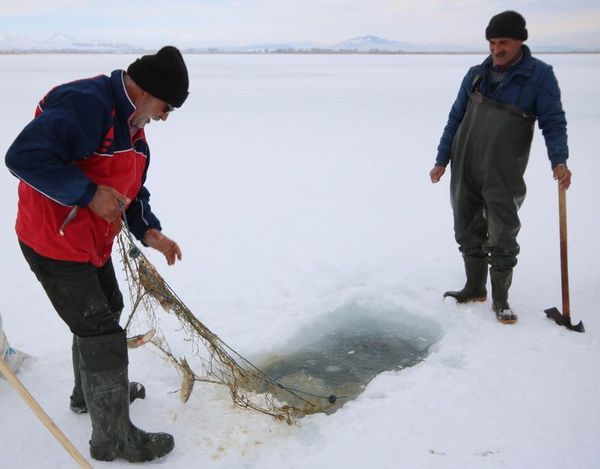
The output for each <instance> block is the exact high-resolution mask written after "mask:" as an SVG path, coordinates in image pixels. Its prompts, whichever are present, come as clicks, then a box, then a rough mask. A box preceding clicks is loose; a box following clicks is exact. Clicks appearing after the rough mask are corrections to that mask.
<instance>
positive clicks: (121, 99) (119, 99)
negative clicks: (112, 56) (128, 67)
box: [110, 70, 135, 122]
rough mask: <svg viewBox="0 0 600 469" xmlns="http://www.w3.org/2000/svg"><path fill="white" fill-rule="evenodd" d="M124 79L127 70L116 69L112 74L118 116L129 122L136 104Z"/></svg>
mask: <svg viewBox="0 0 600 469" xmlns="http://www.w3.org/2000/svg"><path fill="white" fill-rule="evenodd" d="M124 79H125V70H115V71H113V72H112V73H111V75H110V80H111V83H112V88H113V94H114V97H115V110H116V111H117V116H119V117H121V118H123V120H124V121H125V122H129V119H131V116H132V115H133V113H134V112H135V106H134V105H133V102H132V101H131V99H130V98H129V95H128V94H127V90H126V89H125V81H124Z"/></svg>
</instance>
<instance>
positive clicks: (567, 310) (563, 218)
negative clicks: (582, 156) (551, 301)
mask: <svg viewBox="0 0 600 469" xmlns="http://www.w3.org/2000/svg"><path fill="white" fill-rule="evenodd" d="M558 216H559V223H560V281H561V287H562V306H563V310H562V313H563V315H564V316H566V317H570V316H571V307H570V304H569V259H568V255H567V192H566V191H565V189H563V188H562V187H560V183H559V185H558Z"/></svg>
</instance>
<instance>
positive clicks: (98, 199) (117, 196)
mask: <svg viewBox="0 0 600 469" xmlns="http://www.w3.org/2000/svg"><path fill="white" fill-rule="evenodd" d="M130 202H131V200H129V199H128V198H127V197H125V196H124V195H123V194H121V193H120V192H119V191H117V190H116V189H113V188H112V187H108V186H103V185H102V184H99V185H98V187H97V189H96V193H95V194H94V198H93V199H92V201H91V202H90V203H89V205H88V207H89V208H90V209H91V210H92V211H93V212H94V213H95V214H96V215H98V216H99V217H100V218H102V219H104V220H106V221H107V222H109V223H112V222H114V221H115V220H118V219H119V217H120V216H121V211H122V208H123V207H124V206H127V205H129V203H130Z"/></svg>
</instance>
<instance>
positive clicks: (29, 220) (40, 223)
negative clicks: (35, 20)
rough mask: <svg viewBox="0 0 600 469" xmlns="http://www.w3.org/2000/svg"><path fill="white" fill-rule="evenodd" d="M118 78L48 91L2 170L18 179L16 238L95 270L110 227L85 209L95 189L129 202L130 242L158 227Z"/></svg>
mask: <svg viewBox="0 0 600 469" xmlns="http://www.w3.org/2000/svg"><path fill="white" fill-rule="evenodd" d="M124 75H125V72H124V71H123V70H115V71H114V72H112V74H111V76H110V77H108V76H106V75H100V76H97V77H94V78H89V79H84V80H78V81H74V82H71V83H67V84H64V85H60V86H58V87H56V88H54V89H52V90H51V91H50V92H49V93H48V94H47V95H46V96H45V97H44V98H43V99H42V100H41V101H40V103H39V105H38V108H37V110H36V113H35V118H34V119H33V120H32V121H31V122H30V123H29V124H28V125H27V126H26V127H25V128H24V129H23V131H22V132H21V133H20V134H19V136H18V137H17V138H16V140H15V141H14V143H13V144H12V145H11V146H10V148H9V149H8V152H7V154H6V166H7V167H8V168H9V170H10V172H11V173H12V174H13V175H15V176H16V177H17V178H19V179H20V180H21V181H20V183H19V207H18V213H17V222H16V231H17V236H18V237H19V240H20V241H21V242H23V243H24V244H26V245H28V246H30V247H31V248H32V249H33V250H34V251H36V252H37V253H38V254H41V255H42V256H45V257H49V258H51V259H57V260H65V261H74V262H89V263H91V264H93V265H95V266H98V267H100V266H102V265H104V263H105V262H106V261H107V260H108V258H109V257H110V255H111V252H112V245H113V241H114V238H115V236H116V235H117V233H118V228H117V227H115V226H113V225H112V224H110V223H108V222H107V221H105V220H103V219H102V218H100V217H99V216H98V215H96V214H95V213H94V212H93V211H92V210H91V209H89V208H88V207H87V206H88V204H89V203H90V201H91V200H92V198H93V197H94V194H95V193H96V188H97V186H98V185H99V184H102V185H106V186H109V187H112V188H114V189H116V190H117V191H119V192H120V193H121V194H124V195H126V196H127V197H128V198H129V199H130V200H131V201H132V202H131V204H130V205H129V206H128V207H127V208H126V217H127V223H128V226H129V228H130V230H131V232H132V233H133V235H134V236H135V237H136V238H137V239H142V238H143V236H144V233H145V232H146V230H148V229H149V228H156V229H159V230H160V229H161V226H160V222H159V220H158V218H156V216H155V215H154V214H153V213H152V211H151V209H150V205H149V200H150V192H149V191H148V190H147V189H146V188H145V187H144V185H143V184H144V181H145V179H146V173H147V171H148V165H149V163H150V150H149V148H148V143H147V142H146V137H145V135H144V130H143V129H136V128H134V127H131V126H130V124H129V121H130V119H131V117H132V115H133V114H134V113H135V106H134V105H133V103H132V102H131V100H130V99H129V96H128V95H127V92H126V90H125V84H124V81H123V79H124Z"/></svg>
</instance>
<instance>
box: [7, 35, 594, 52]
mask: <svg viewBox="0 0 600 469" xmlns="http://www.w3.org/2000/svg"><path fill="white" fill-rule="evenodd" d="M181 49H182V51H183V52H187V53H216V54H218V53H223V54H227V53H436V52H437V53H443V52H448V53H459V52H465V53H481V52H485V45H475V46H473V47H468V46H466V47H465V46H460V45H447V44H446V45H444V46H441V45H439V44H414V43H408V42H399V41H393V40H389V39H384V38H381V37H377V36H361V37H355V38H352V39H348V40H346V41H343V42H339V43H336V44H330V45H323V44H319V45H317V44H313V43H308V42H307V43H274V44H254V45H245V46H223V47H221V46H211V47H207V46H197V47H196V46H190V47H182V48H181ZM151 50H154V49H153V48H149V47H141V46H138V45H133V44H127V43H109V42H92V41H78V40H75V39H73V38H71V37H69V36H66V35H62V34H54V35H52V36H50V37H44V38H31V37H26V36H21V35H15V36H6V37H2V36H0V53H26V52H31V53H43V52H47V53H51V52H64V53H78V52H79V53H140V52H146V51H151ZM535 50H536V51H537V52H600V50H598V49H596V50H594V49H575V48H573V47H565V46H545V47H536V48H535Z"/></svg>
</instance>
